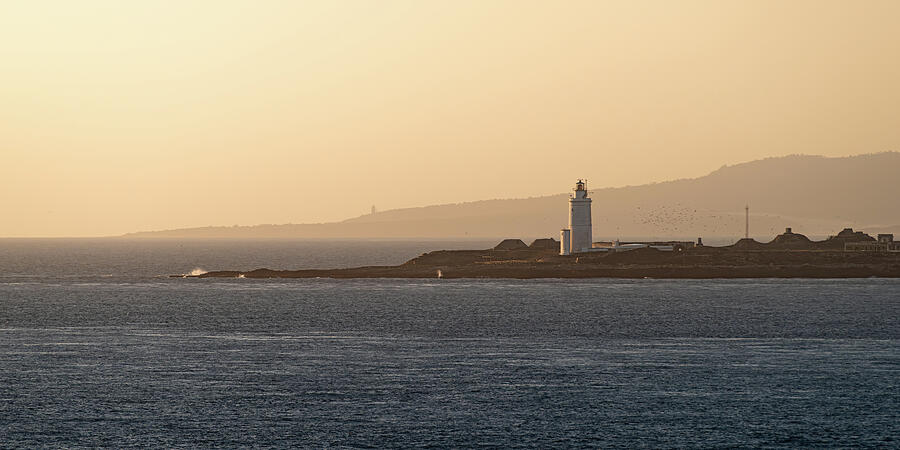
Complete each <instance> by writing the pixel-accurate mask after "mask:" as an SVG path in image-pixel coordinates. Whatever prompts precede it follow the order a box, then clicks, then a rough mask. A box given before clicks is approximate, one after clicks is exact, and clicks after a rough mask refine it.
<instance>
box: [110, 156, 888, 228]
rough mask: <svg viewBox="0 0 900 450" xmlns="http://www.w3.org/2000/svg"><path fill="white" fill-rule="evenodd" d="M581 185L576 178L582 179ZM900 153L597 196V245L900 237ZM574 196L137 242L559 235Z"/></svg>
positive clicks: (752, 170) (749, 166)
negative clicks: (785, 233)
mask: <svg viewBox="0 0 900 450" xmlns="http://www.w3.org/2000/svg"><path fill="white" fill-rule="evenodd" d="M573 183H574V180H573ZM898 193H900V153H897V152H888V153H877V154H868V155H859V156H852V157H845V158H826V157H822V156H805V155H793V156H785V157H779V158H768V159H763V160H758V161H753V162H748V163H743V164H737V165H733V166H723V167H722V168H720V169H718V170H716V171H714V172H712V173H710V174H709V175H706V176H703V177H700V178H693V179H682V180H675V181H668V182H664V183H654V184H646V185H641V186H626V187H618V188H605V189H597V190H593V191H591V197H592V198H593V199H594V201H593V223H594V236H595V238H596V239H598V240H600V239H614V238H621V239H632V238H638V237H640V238H692V239H693V238H696V237H697V236H703V237H704V238H716V237H729V238H730V237H738V236H742V235H743V232H744V205H745V204H749V205H750V213H751V224H750V227H751V233H750V234H751V236H758V237H761V238H767V239H766V240H768V239H770V238H771V237H773V236H774V235H776V234H778V233H780V232H781V231H782V230H783V228H785V227H792V228H793V229H794V231H796V232H800V233H804V234H807V235H809V236H825V235H828V234H834V233H836V232H837V231H840V229H842V228H844V227H855V228H863V229H866V230H873V232H876V231H877V232H891V231H893V232H897V233H900V229H898V228H897V227H896V226H894V225H895V224H900V208H898V206H897V205H898V199H897V195H898ZM567 198H568V194H559V195H551V196H546V197H535V198H526V199H502V200H484V201H477V202H467V203H457V204H446V205H435V206H426V207H421V208H404V209H395V210H389V211H383V212H378V213H375V214H367V215H364V216H360V217H355V218H352V219H348V220H345V221H342V222H334V223H323V224H303V225H294V224H288V225H257V226H246V227H205V228H189V229H180V230H167V231H156V232H140V233H132V234H129V235H126V236H130V237H298V238H466V237H468V238H497V237H517V238H522V239H526V240H527V239H531V238H537V237H558V234H559V229H560V228H563V227H565V226H566V221H567V211H568V209H567V208H568V206H567V203H566V202H567Z"/></svg>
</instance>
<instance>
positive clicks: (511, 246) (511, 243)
mask: <svg viewBox="0 0 900 450" xmlns="http://www.w3.org/2000/svg"><path fill="white" fill-rule="evenodd" d="M525 248H528V246H527V245H525V243H524V242H522V240H521V239H504V240H503V241H502V242H500V243H499V244H497V245H496V246H495V247H494V250H522V249H525Z"/></svg>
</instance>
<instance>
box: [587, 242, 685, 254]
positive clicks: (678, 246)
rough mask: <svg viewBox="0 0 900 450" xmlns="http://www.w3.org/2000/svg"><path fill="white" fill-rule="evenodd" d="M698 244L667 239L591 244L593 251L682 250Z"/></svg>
mask: <svg viewBox="0 0 900 450" xmlns="http://www.w3.org/2000/svg"><path fill="white" fill-rule="evenodd" d="M695 246H696V244H695V243H694V242H692V241H666V242H619V241H602V242H594V243H593V244H591V250H590V251H592V252H627V251H629V250H637V249H639V248H647V247H650V248H655V249H657V250H660V251H663V252H672V251H682V250H685V249H689V248H694V247H695Z"/></svg>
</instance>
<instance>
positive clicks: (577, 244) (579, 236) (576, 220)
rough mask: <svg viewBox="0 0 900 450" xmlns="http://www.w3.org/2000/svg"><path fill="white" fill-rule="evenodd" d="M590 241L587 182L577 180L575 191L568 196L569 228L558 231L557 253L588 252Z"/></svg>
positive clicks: (589, 204)
mask: <svg viewBox="0 0 900 450" xmlns="http://www.w3.org/2000/svg"><path fill="white" fill-rule="evenodd" d="M592 243H593V236H592V234H591V199H590V197H588V192H587V183H585V182H584V181H582V180H578V182H577V183H575V192H574V193H573V194H572V195H570V196H569V228H566V229H564V230H562V231H560V233H559V254H560V255H569V254H571V253H581V252H589V251H591V245H592Z"/></svg>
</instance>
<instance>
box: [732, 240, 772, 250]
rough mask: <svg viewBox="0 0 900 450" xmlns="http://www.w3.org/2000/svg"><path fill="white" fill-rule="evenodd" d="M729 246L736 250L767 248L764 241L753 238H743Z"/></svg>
mask: <svg viewBox="0 0 900 450" xmlns="http://www.w3.org/2000/svg"><path fill="white" fill-rule="evenodd" d="M728 248H732V249H734V250H764V249H765V248H766V244H763V243H762V242H757V241H755V240H753V239H752V238H743V239H741V240H739V241H737V242H735V243H734V244H731V245H729V246H728Z"/></svg>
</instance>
